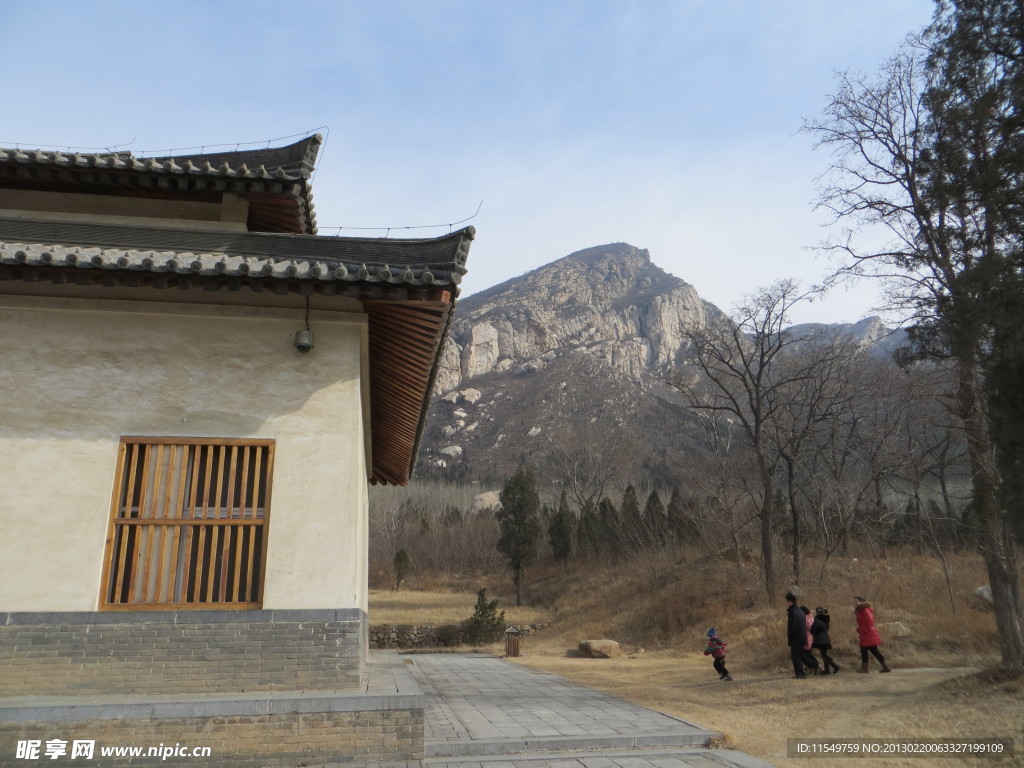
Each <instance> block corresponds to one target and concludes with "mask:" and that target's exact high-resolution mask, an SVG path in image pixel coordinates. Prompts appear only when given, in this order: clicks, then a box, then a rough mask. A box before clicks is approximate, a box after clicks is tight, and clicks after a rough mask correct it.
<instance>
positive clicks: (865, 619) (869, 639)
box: [853, 596, 892, 672]
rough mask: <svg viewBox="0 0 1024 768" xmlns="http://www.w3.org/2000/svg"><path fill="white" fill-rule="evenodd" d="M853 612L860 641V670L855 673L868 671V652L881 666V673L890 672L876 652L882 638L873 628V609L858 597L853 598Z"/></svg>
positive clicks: (882, 658)
mask: <svg viewBox="0 0 1024 768" xmlns="http://www.w3.org/2000/svg"><path fill="white" fill-rule="evenodd" d="M853 610H854V613H855V614H856V616H857V639H858V640H859V641H860V669H858V670H857V671H858V672H867V671H868V651H870V652H871V654H872V655H873V656H874V657H875V658H876V659H878V663H879V664H881V665H882V671H883V672H892V670H891V669H889V665H888V664H886V663H885V657H884V656H882V654H881V653H879V652H878V646H880V645H881V644H882V636H881V635H880V634H878V627H876V626H875V607H874V606H873V605H872V604H871V603H869V602H868V601H867V600H865V599H864V598H863V597H859V596H858V597H855V598H853Z"/></svg>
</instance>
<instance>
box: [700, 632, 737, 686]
mask: <svg viewBox="0 0 1024 768" xmlns="http://www.w3.org/2000/svg"><path fill="white" fill-rule="evenodd" d="M725 649H726V645H725V641H724V640H722V638H720V637H719V636H718V633H717V632H716V631H715V628H714V627H712V628H711V629H709V630H708V647H707V648H705V649H704V655H705V656H707V655H709V654H710V655H711V658H712V659H714V667H715V671H716V672H717V673H718V676H719V678H720V679H721V680H732V675H730V674H729V670H728V669H726V668H725Z"/></svg>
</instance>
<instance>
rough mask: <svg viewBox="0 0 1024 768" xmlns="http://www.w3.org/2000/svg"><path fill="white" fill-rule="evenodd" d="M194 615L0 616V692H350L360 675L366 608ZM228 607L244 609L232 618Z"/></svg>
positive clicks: (51, 614)
mask: <svg viewBox="0 0 1024 768" xmlns="http://www.w3.org/2000/svg"><path fill="white" fill-rule="evenodd" d="M189 614H190V612H187V611H176V612H172V611H168V612H147V613H142V614H134V613H127V612H126V613H92V614H84V615H83V614H81V613H74V614H59V613H46V614H34V615H33V614H26V613H19V614H0V696H19V695H29V694H32V695H60V694H62V693H67V692H75V693H97V694H105V693H139V694H149V693H154V694H175V693H195V692H208V693H224V692H248V691H274V690H294V689H307V690H326V689H354V688H358V687H359V686H360V684H361V682H362V674H363V672H362V669H363V664H364V662H365V658H366V657H365V653H366V650H365V646H364V645H361V644H360V638H361V637H363V636H365V633H366V629H365V624H366V614H365V613H363V612H362V611H335V610H325V611H308V610H302V611H265V612H259V611H222V612H217V611H196V612H194V614H198V615H191V616H190V615H189ZM232 614H244V615H243V616H238V617H237V618H239V619H242V620H241V621H232V618H234V617H233V616H232ZM199 619H201V620H199ZM90 620H91V621H92V622H93V623H89V621H90Z"/></svg>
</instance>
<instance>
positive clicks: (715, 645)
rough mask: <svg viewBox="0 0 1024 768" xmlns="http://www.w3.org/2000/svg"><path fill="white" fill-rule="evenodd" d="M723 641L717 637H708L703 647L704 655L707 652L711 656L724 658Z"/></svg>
mask: <svg viewBox="0 0 1024 768" xmlns="http://www.w3.org/2000/svg"><path fill="white" fill-rule="evenodd" d="M725 648H726V645H725V641H724V640H722V639H721V638H719V637H709V638H708V647H707V648H705V649H704V655H705V656H707V655H708V654H709V653H710V654H711V656H712V657H713V658H716V659H724V658H725Z"/></svg>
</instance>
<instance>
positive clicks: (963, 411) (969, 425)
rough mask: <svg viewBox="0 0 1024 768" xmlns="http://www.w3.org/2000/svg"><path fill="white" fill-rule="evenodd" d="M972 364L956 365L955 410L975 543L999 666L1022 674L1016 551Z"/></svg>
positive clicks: (1023, 633) (1023, 630)
mask: <svg viewBox="0 0 1024 768" xmlns="http://www.w3.org/2000/svg"><path fill="white" fill-rule="evenodd" d="M972 362H973V361H972ZM972 362H967V363H965V362H964V361H963V360H962V359H961V360H959V361H958V376H959V387H958V392H957V401H958V402H957V404H958V406H959V409H960V418H961V419H962V420H963V423H964V432H965V434H966V437H967V450H968V455H969V457H970V463H971V474H972V479H973V486H974V511H975V516H976V519H977V521H978V539H979V542H978V543H979V546H980V548H981V555H982V557H983V558H984V560H985V567H986V568H987V569H988V578H989V586H991V587H992V602H993V605H994V608H995V616H996V629H997V631H998V633H999V649H1000V651H1001V654H1002V659H1003V666H1004V667H1007V668H1008V669H1011V670H1013V671H1016V672H1024V620H1022V615H1021V599H1020V598H1021V596H1020V577H1019V573H1018V567H1017V559H1016V551H1015V548H1014V543H1013V534H1012V531H1011V528H1010V520H1009V516H1008V515H1007V513H1006V510H1004V509H1003V508H1002V505H1001V504H1000V502H999V475H998V472H997V470H996V466H995V457H994V451H993V447H992V443H991V437H990V431H989V424H988V419H987V415H986V413H985V410H984V407H983V405H982V400H981V386H980V382H979V375H978V372H977V369H976V367H975V366H974V365H973V364H972Z"/></svg>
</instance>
